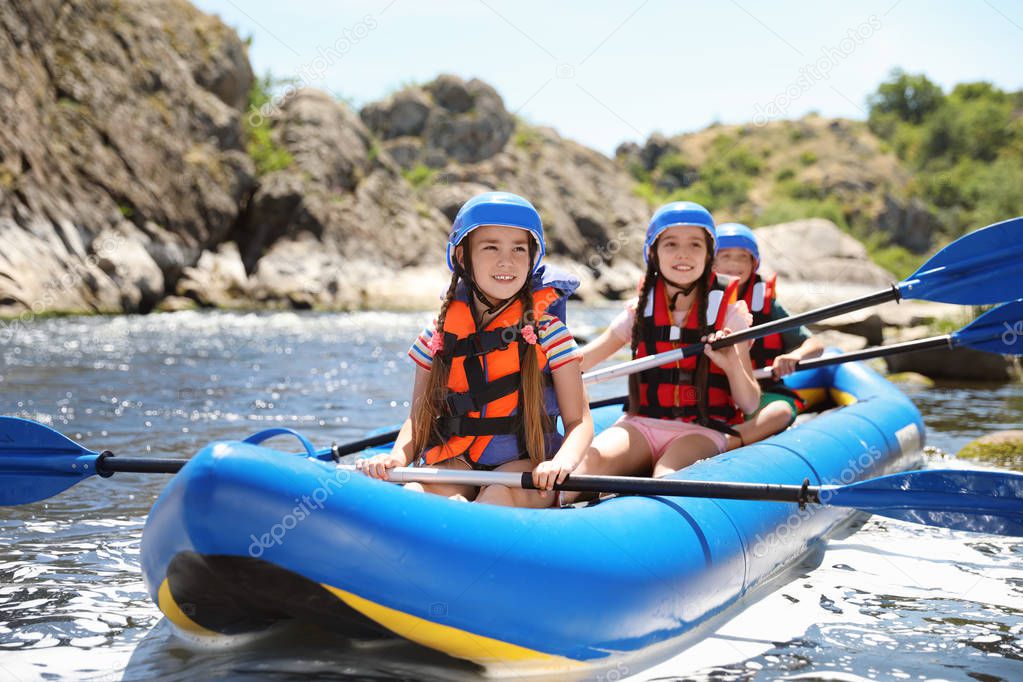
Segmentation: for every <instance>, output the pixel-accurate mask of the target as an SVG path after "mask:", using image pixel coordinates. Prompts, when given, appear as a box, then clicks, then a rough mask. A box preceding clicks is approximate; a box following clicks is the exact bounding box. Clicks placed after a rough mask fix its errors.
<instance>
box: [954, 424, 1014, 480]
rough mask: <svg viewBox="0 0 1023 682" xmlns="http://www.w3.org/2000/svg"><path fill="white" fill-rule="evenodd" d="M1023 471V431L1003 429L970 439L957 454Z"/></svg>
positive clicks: (965, 457)
mask: <svg viewBox="0 0 1023 682" xmlns="http://www.w3.org/2000/svg"><path fill="white" fill-rule="evenodd" d="M956 456H957V457H960V458H962V459H971V460H977V461H981V462H985V463H987V464H994V465H996V466H1000V467H1005V468H1006V469H1015V470H1016V471H1023V431H1001V432H999V433H990V434H988V435H986V436H981V437H980V438H978V439H976V440H974V441H970V442H969V443H967V444H966V445H965V446H963V449H962V450H960V451H959V453H958V454H957V455H956Z"/></svg>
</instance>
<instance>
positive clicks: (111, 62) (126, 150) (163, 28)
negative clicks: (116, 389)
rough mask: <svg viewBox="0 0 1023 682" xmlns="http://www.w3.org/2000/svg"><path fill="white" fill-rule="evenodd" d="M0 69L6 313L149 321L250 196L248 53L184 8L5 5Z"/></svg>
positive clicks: (138, 1)
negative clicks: (98, 314) (245, 133)
mask: <svg viewBox="0 0 1023 682" xmlns="http://www.w3.org/2000/svg"><path fill="white" fill-rule="evenodd" d="M0 63H2V64H3V69H0V131H3V134H0V226H2V227H0V229H2V231H3V232H4V240H3V243H4V254H3V257H2V258H0V313H6V314H16V313H18V312H20V311H24V310H37V311H38V310H50V311H53V310H56V311H118V310H124V311H146V310H149V309H151V308H152V306H153V305H154V304H155V302H156V301H157V300H158V299H159V298H160V297H161V296H162V295H163V294H164V293H165V292H166V291H167V290H168V289H172V288H173V285H174V283H175V281H176V280H177V278H178V277H179V276H180V273H181V271H182V270H183V268H185V267H187V266H189V265H192V264H194V263H195V261H196V259H197V258H198V257H199V254H200V253H201V251H202V250H203V249H204V248H207V247H209V246H212V245H215V244H217V243H219V242H220V241H221V240H223V238H224V237H225V236H226V235H227V233H228V232H229V231H230V229H231V226H232V225H233V224H234V223H235V221H236V219H237V217H238V213H239V206H240V204H241V203H242V201H243V200H244V199H245V197H246V196H247V195H248V193H249V192H250V191H251V187H252V184H253V171H252V164H251V161H250V160H249V159H248V157H247V156H246V155H245V153H244V150H243V144H242V126H241V111H240V109H239V107H240V106H242V104H243V103H244V101H245V95H247V93H248V91H249V88H250V85H251V83H252V72H251V69H250V68H249V65H248V61H247V59H246V58H245V47H244V44H243V43H242V42H241V41H240V40H239V39H238V37H237V36H236V35H235V34H234V33H233V32H232V31H231V30H230V29H228V28H227V27H225V26H224V25H223V24H222V23H221V22H220V21H219V20H218V19H216V18H213V17H210V16H207V15H205V14H202V13H201V12H199V11H197V10H196V9H195V8H194V7H192V6H191V5H190V4H188V3H187V2H185V1H184V0H171V1H169V2H163V1H159V2H158V1H157V0H122V1H120V2H115V1H114V0H74V1H72V2H57V1H56V0H11V1H10V2H6V3H3V4H0ZM110 239H121V240H123V241H122V242H121V244H120V246H119V247H118V248H115V249H108V248H106V247H105V245H106V244H107V242H109V241H110Z"/></svg>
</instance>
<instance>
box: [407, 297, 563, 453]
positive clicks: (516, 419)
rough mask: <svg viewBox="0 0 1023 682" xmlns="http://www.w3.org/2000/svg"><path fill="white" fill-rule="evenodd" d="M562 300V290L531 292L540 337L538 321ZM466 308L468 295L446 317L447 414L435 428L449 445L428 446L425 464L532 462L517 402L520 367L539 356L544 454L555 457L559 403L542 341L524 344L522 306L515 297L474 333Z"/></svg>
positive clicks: (458, 299)
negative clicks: (533, 355)
mask: <svg viewBox="0 0 1023 682" xmlns="http://www.w3.org/2000/svg"><path fill="white" fill-rule="evenodd" d="M564 296H565V292H564V291H561V290H559V289H555V288H553V287H544V288H540V289H537V290H535V291H534V292H533V317H532V321H531V322H532V325H533V327H534V330H535V332H536V333H537V334H539V330H538V329H536V327H537V323H536V321H537V320H539V319H540V318H541V317H542V316H543V315H545V314H547V313H548V309H549V308H551V307H552V306H555V305H556V304H557V303H558V301H559V300H560V299H562V298H563V297H564ZM469 306H470V302H469V297H468V295H467V294H466V293H465V292H464V291H463V292H462V294H461V295H458V296H456V297H455V298H454V299H453V300H452V301H451V304H450V305H449V306H448V311H447V315H446V316H445V318H444V330H443V333H444V347H443V349H442V350H441V351H439V354H440V355H441V356H442V357H444V359H445V360H447V361H448V362H449V363H450V366H451V369H450V373H449V374H448V383H447V387H448V391H449V392H448V394H447V396H446V399H445V402H446V406H447V409H446V410H443V411H442V414H441V416H439V417H438V418H437V427H438V430H439V432H440V433H441V435H442V437H443V438H444V439H445V440H444V441H443V442H441V443H436V444H434V445H433V446H432V447H429V448H428V449H427V450H426V451H425V452H424V453H423V454H422V457H423V459H424V460H425V461H426V464H428V465H430V464H436V463H437V462H443V461H444V460H447V459H451V458H453V457H458V456H460V455H462V454H465V455H467V456H468V458H469V459H470V460H471V461H472V462H473V463H475V464H478V465H480V467H481V468H492V467H496V466H499V465H501V464H504V463H505V462H510V461H513V460H516V459H524V458H528V454H526V450H525V447H524V442H523V424H522V420H521V410H520V405H519V401H520V391H519V387H520V385H521V377H520V374H519V369H520V367H521V362H522V358H523V357H524V354H525V353H529V352H535V353H536V356H537V363H538V365H539V366H540V369H541V371H542V372H543V375H544V403H545V410H546V412H547V415H548V420H549V426H550V428H551V429H552V431H551V432H549V433H548V434H546V435H547V438H546V440H547V443H546V446H547V447H546V455H547V457H548V458H549V457H552V456H553V455H554V453H555V452H557V449H558V448H559V447H560V446H561V441H562V437H561V435H560V434H559V433H558V432H557V431H556V430H553V429H554V425H555V424H556V422H557V417H558V414H559V412H558V402H557V398H556V396H555V395H554V390H553V382H552V380H551V372H550V367H549V366H548V362H547V356H546V355H545V354H544V352H543V349H541V348H540V344H539V343H537V344H535V345H530V344H528V343H526V342H525V341H524V340H523V339H522V329H521V320H522V303H521V302H520V301H517V300H516V301H515V302H514V303H512V304H511V305H509V306H508V307H507V308H506V309H505V310H504V311H502V312H501V313H500V314H499V315H498V316H497V317H495V318H494V319H493V320H492V321H491V322H490V323H489V324H487V326H486V328H485V329H483V330H482V331H477V329H476V322H475V320H474V319H473V316H472V311H471V310H470V308H469ZM438 333H439V332H438Z"/></svg>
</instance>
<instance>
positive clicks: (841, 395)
mask: <svg viewBox="0 0 1023 682" xmlns="http://www.w3.org/2000/svg"><path fill="white" fill-rule="evenodd" d="M829 390H830V392H831V400H832V401H834V403H835V404H836V405H838V406H839V407H846V406H847V405H854V404H856V403H857V402H859V400H857V398H856V396H854V395H853V394H852V393H846V392H845V391H840V390H838V389H837V388H832V389H829Z"/></svg>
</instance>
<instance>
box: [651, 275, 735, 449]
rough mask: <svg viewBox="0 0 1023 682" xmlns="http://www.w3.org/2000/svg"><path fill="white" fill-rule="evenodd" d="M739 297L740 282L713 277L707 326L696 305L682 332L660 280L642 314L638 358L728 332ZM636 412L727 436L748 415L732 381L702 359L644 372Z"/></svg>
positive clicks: (689, 359)
mask: <svg viewBox="0 0 1023 682" xmlns="http://www.w3.org/2000/svg"><path fill="white" fill-rule="evenodd" d="M737 292H738V280H737V279H734V278H730V277H724V276H721V275H718V274H717V273H712V275H711V286H710V287H709V288H708V291H707V316H706V320H705V321H703V320H700V319H699V310H698V308H699V306H698V305H693V307H692V308H690V310H689V315H688V317H687V319H686V323H685V326H683V327H677V326H675V321H674V320H673V319H672V315H671V311H670V310H668V293H667V290H666V289H665V283H664V278H663V277H658V278H657V283H656V284H655V285H654V290H653V291H652V292H651V293H650V295H649V296H648V297H647V304H646V309H645V310H637V311H636V314H637V315H640V316H642V317H641V320H640V326H639V333H640V335H641V338H640V342H639V344H638V345H637V346H636V353H635V357H637V358H642V357H646V356H648V355H654V354H656V353H663V352H665V351H669V350H674V349H675V348H680V347H682V346H687V345H691V344H698V343H700V339H701V338H702V337H704V336H706V335H707V334H710V333H711V332H713V331H716V330H721V329H723V328H724V326H725V316H726V315H727V313H728V306H729V305H730V304H732V303H734V302H735V301H736V299H737V295H738V294H737ZM703 363H706V364H708V365H709V368H708V374H707V377H708V378H707V390H706V391H705V394H704V395H697V391H696V386H695V383H696V382H695V376H696V372H697V369H698V368H699V366H700V365H701V364H703ZM636 412H637V413H638V414H641V415H643V416H645V417H655V418H658V419H678V420H681V421H686V422H698V423H701V424H703V425H704V426H709V427H711V428H716V429H718V430H722V431H726V432H730V431H731V430H732V429H731V428H729V427H728V425H729V424H739V423H741V422H742V420H743V416H742V410H740V409H739V408H738V406H737V405H736V404H735V401H733V400H732V394H731V390H730V388H729V386H728V376H727V375H726V374H725V372H724V370H722V369H721V368H720V367H718V366H717V365H716V364H714V363H713V362H711V361H710V360H709V359H708V358H707V357H706V356H704V355H703V354H702V353H701V354H699V355H693V356H691V357H687V358H682V359H681V360H679V361H677V362H672V363H668V364H666V365H661V366H660V367H656V368H654V369H648V370H645V371H643V372H640V373H639V405H638V406H637V409H636Z"/></svg>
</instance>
